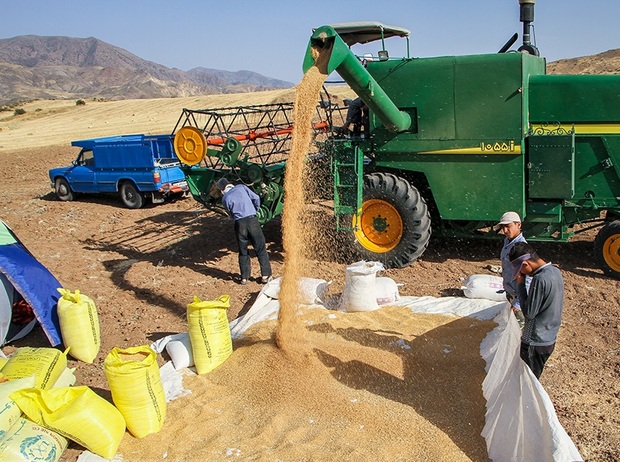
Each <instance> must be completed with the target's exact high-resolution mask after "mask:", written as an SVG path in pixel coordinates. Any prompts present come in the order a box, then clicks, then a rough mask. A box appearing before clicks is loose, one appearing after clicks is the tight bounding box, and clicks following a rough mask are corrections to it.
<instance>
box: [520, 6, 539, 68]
mask: <svg viewBox="0 0 620 462" xmlns="http://www.w3.org/2000/svg"><path fill="white" fill-rule="evenodd" d="M535 3H536V0H519V5H520V14H519V20H520V21H521V22H522V23H523V45H521V46H520V47H519V51H520V52H523V53H529V54H531V55H534V56H540V52H539V51H538V48H536V45H533V44H532V39H531V34H530V32H531V29H532V23H533V22H534V4H535Z"/></svg>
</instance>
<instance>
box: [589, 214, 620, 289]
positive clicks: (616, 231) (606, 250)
mask: <svg viewBox="0 0 620 462" xmlns="http://www.w3.org/2000/svg"><path fill="white" fill-rule="evenodd" d="M594 252H595V255H596V259H597V260H598V263H599V265H600V267H601V268H602V269H603V273H605V274H606V275H607V276H610V277H612V278H615V279H620V220H616V221H612V222H611V223H607V224H606V225H605V226H603V228H602V229H601V230H600V231H599V232H598V234H597V235H596V239H594Z"/></svg>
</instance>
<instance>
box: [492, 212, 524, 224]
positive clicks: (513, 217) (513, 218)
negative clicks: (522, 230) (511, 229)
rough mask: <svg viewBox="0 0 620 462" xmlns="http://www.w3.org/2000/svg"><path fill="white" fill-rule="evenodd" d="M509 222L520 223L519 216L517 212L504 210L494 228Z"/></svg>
mask: <svg viewBox="0 0 620 462" xmlns="http://www.w3.org/2000/svg"><path fill="white" fill-rule="evenodd" d="M510 223H521V217H520V216H519V214H518V213H517V212H506V213H504V214H503V215H502V217H501V218H500V219H499V223H497V224H496V225H495V228H499V227H500V226H502V225H508V224H510Z"/></svg>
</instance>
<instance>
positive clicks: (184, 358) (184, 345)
mask: <svg viewBox="0 0 620 462" xmlns="http://www.w3.org/2000/svg"><path fill="white" fill-rule="evenodd" d="M166 352H167V353H168V355H170V359H171V360H172V365H173V366H174V369H175V370H177V371H178V370H181V369H185V368H186V367H191V366H193V365H194V355H193V354H192V344H191V341H190V339H189V335H187V336H185V337H182V338H179V339H177V340H170V341H169V342H168V343H167V344H166Z"/></svg>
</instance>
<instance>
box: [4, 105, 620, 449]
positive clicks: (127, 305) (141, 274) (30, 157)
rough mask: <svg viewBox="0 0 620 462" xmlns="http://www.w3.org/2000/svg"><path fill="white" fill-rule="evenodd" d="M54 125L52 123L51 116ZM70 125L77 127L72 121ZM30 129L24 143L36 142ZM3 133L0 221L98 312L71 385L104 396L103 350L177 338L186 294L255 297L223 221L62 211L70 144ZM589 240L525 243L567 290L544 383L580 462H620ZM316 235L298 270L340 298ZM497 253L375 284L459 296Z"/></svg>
mask: <svg viewBox="0 0 620 462" xmlns="http://www.w3.org/2000/svg"><path fill="white" fill-rule="evenodd" d="M222 105H224V104H222ZM69 112H70V111H69ZM130 112H131V111H130ZM141 116H144V115H141ZM52 117H54V120H56V117H58V114H57V113H56V114H52ZM173 118H174V117H173ZM100 120H104V119H100ZM106 122H110V124H112V123H115V124H117V123H118V122H117V121H114V122H112V120H106ZM37 123H38V125H37V131H36V132H41V133H43V132H46V129H47V128H48V127H46V117H44V116H41V117H39V118H38V119H37ZM55 123H59V122H55ZM67 123H68V122H67ZM72 123H74V124H75V125H76V130H79V127H80V126H79V121H78V120H77V119H74V120H73V122H72ZM59 124H60V125H62V124H61V123H59ZM0 128H2V126H1V125H0ZM171 129H172V127H170V128H169V129H168V132H169V131H171ZM4 130H8V129H7V128H6V125H5V127H4ZM11 130H12V129H11ZM15 130H19V127H17V128H15ZM30 130H32V129H30ZM144 131H146V130H144ZM36 132H31V133H35V134H33V135H32V136H33V138H36ZM132 132H135V131H132ZM160 132H165V130H160ZM12 133H13V134H15V133H16V132H15V131H13V132H12ZM17 133H18V132H17ZM108 134H119V133H108ZM5 135H7V132H6V131H5V132H4V133H2V132H0V163H1V165H2V167H1V168H0V171H1V172H2V179H3V181H2V183H1V185H0V194H1V197H2V198H3V202H2V213H1V214H0V218H1V219H2V220H4V221H5V222H6V223H7V224H8V225H9V226H10V227H11V228H12V229H13V231H14V232H15V233H16V234H17V235H18V236H19V238H20V239H21V241H22V242H23V243H24V244H25V245H26V247H27V248H28V249H29V250H30V251H31V252H32V253H33V254H34V255H35V256H36V257H37V258H38V259H39V260H40V261H41V262H42V263H43V264H44V265H45V266H47V268H49V269H50V271H51V272H52V273H53V274H54V275H55V276H56V278H58V280H59V281H60V282H61V283H62V284H63V285H64V286H65V288H68V289H70V290H76V289H79V290H80V292H82V293H84V294H87V295H89V296H90V297H92V298H93V299H94V300H95V302H96V304H97V307H98V310H99V317H100V322H101V332H102V347H101V351H100V354H99V355H98V357H97V358H96V360H95V362H94V363H93V364H92V365H89V364H84V363H80V362H77V361H73V360H70V361H69V366H70V367H75V368H76V371H75V373H76V376H77V381H78V384H80V385H87V386H90V387H91V388H93V390H95V391H96V392H97V393H99V394H101V395H102V396H104V397H106V398H110V394H109V389H108V386H107V382H106V379H105V375H104V372H103V360H104V358H105V356H106V355H107V353H108V352H109V351H110V350H111V349H112V348H113V347H115V346H118V347H129V346H135V345H144V344H150V343H151V342H152V341H154V340H157V339H159V338H161V337H163V336H164V335H167V334H172V333H178V332H185V331H186V330H187V327H186V326H187V324H186V319H185V316H186V306H187V304H188V303H189V302H191V300H192V297H193V296H194V295H197V296H199V297H200V298H202V299H204V300H212V299H215V298H217V297H219V296H220V295H222V294H228V295H230V297H231V308H230V310H229V312H228V314H229V319H231V320H232V319H234V318H235V317H237V316H238V315H239V314H240V313H243V312H244V311H245V310H247V309H248V308H249V307H250V306H251V305H252V303H253V302H254V299H255V297H256V295H257V294H258V292H259V291H260V289H261V287H262V286H261V285H260V284H258V282H256V280H254V279H252V280H251V281H250V283H249V284H248V285H247V286H240V285H238V284H236V283H235V282H234V279H233V278H235V277H236V276H237V275H238V264H237V252H236V243H235V240H234V235H233V233H232V224H231V223H230V222H229V221H228V220H227V219H226V218H224V217H222V216H220V215H218V214H215V213H213V212H210V211H207V210H205V209H204V208H202V206H201V205H199V204H198V203H196V202H195V201H193V199H191V198H184V199H180V200H177V201H175V202H167V203H165V204H162V205H157V206H152V205H148V206H147V207H145V208H143V209H139V210H128V209H126V208H123V206H122V204H121V202H120V200H119V198H117V197H112V196H110V197H97V196H91V197H88V196H82V197H80V198H79V199H78V200H76V201H74V202H70V203H67V202H60V201H58V200H57V199H56V198H55V196H54V194H53V193H52V190H51V188H50V185H49V180H48V177H47V171H48V169H49V168H51V167H56V166H60V165H65V164H68V163H69V162H71V160H73V157H74V155H75V152H74V151H72V150H71V149H69V148H68V144H69V141H70V140H66V139H61V140H56V142H54V143H52V142H51V141H50V145H49V146H42V147H36V148H26V147H25V146H24V144H22V143H24V140H23V139H22V138H20V139H19V140H20V141H19V142H17V138H15V137H11V138H7V136H5ZM46 136H47V135H46ZM76 138H79V137H75V138H73V137H71V139H76ZM12 140H15V141H16V142H15V146H16V147H15V148H14V149H13V148H11V146H12V145H11V144H10V143H11V141H12ZM313 213H314V212H313ZM316 213H317V220H316V223H317V226H319V224H323V223H324V224H326V225H327V226H329V224H330V215H329V213H321V212H316ZM595 233H596V230H591V231H588V232H586V233H583V234H581V235H579V236H577V237H576V238H575V239H574V240H573V241H571V242H570V243H567V244H557V243H537V244H535V246H536V247H537V249H538V251H539V253H540V254H541V256H542V257H543V258H545V259H546V260H547V261H551V262H553V263H554V264H556V265H558V266H559V268H560V269H561V271H562V274H563V276H564V279H565V283H566V300H565V312H564V318H563V324H562V328H561V330H560V334H559V338H558V342H557V347H556V350H555V352H554V354H553V355H552V356H551V358H550V360H549V362H548V366H547V367H546V369H545V372H544V373H543V375H542V378H541V382H542V384H543V386H544V387H545V389H546V390H547V392H548V393H549V395H550V397H551V400H552V401H553V403H554V405H555V407H556V411H557V414H558V417H559V420H560V422H561V424H562V425H563V426H564V428H565V429H566V430H567V432H568V434H569V435H570V436H571V438H572V439H573V441H574V442H575V444H576V446H577V448H578V449H579V451H580V453H581V455H582V456H583V457H584V458H585V459H586V460H588V461H612V460H620V417H619V416H620V412H619V411H620V409H619V408H620V406H619V403H620V401H619V398H620V321H619V314H620V291H619V288H620V282H619V281H616V280H613V279H609V278H607V277H605V276H603V274H602V271H601V270H600V269H599V268H598V267H597V266H596V263H595V261H594V255H593V253H592V240H593V238H594V236H595ZM315 234H316V235H317V236H318V237H317V239H320V240H319V241H318V242H315V246H316V247H317V248H322V249H325V251H324V252H320V257H316V258H314V259H310V260H308V262H307V265H308V267H307V268H305V269H304V273H305V274H306V275H311V276H313V277H317V278H323V279H326V280H332V281H333V284H332V286H331V290H330V292H331V293H335V294H337V293H339V292H341V291H342V289H343V287H344V275H345V268H346V266H347V264H349V263H351V261H343V259H342V257H341V256H339V255H338V253H337V252H333V251H329V250H330V249H337V248H338V245H337V243H336V242H335V241H334V240H333V238H332V236H331V235H330V234H329V233H315ZM265 236H266V239H267V245H268V251H269V254H270V257H271V262H272V267H273V271H274V275H275V276H281V275H282V273H281V272H282V267H283V260H284V253H283V248H282V233H281V229H280V222H279V221H278V220H274V221H272V222H270V223H269V224H267V225H266V226H265ZM500 247H501V240H500V238H499V237H498V239H497V240H486V241H484V240H471V241H469V240H446V239H440V238H433V239H432V241H431V244H430V246H429V249H428V250H427V252H426V253H425V254H424V256H423V257H422V258H421V259H420V260H419V261H418V262H416V263H415V264H413V265H411V266H410V267H408V268H404V269H398V270H388V271H387V272H386V275H387V276H389V277H391V278H393V279H394V280H396V281H397V282H398V283H403V284H404V286H403V287H401V294H402V295H413V296H422V295H430V296H434V297H443V296H454V295H460V294H461V292H460V290H459V287H460V285H461V282H460V280H459V278H461V277H467V276H469V275H472V274H484V273H489V267H490V266H492V265H499V264H500V262H499V258H498V255H499V250H500ZM252 264H253V270H254V274H253V277H258V276H259V273H258V265H257V262H256V260H255V259H253V262H252ZM20 346H49V345H48V344H47V340H46V338H45V336H44V335H43V334H42V332H41V330H40V329H39V328H37V329H36V330H35V332H34V333H32V334H31V335H29V336H27V337H26V338H25V339H23V340H21V341H19V342H17V343H15V344H13V345H9V346H7V347H5V348H4V349H3V351H4V352H5V353H6V354H10V353H11V352H12V351H14V350H15V348H18V347H20ZM437 404H438V405H440V404H441V403H437ZM80 452H81V448H80V447H79V446H77V445H75V444H71V445H70V447H69V449H68V450H67V451H65V453H64V454H63V458H62V460H64V461H74V460H76V459H77V456H78V455H79V453H80Z"/></svg>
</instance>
